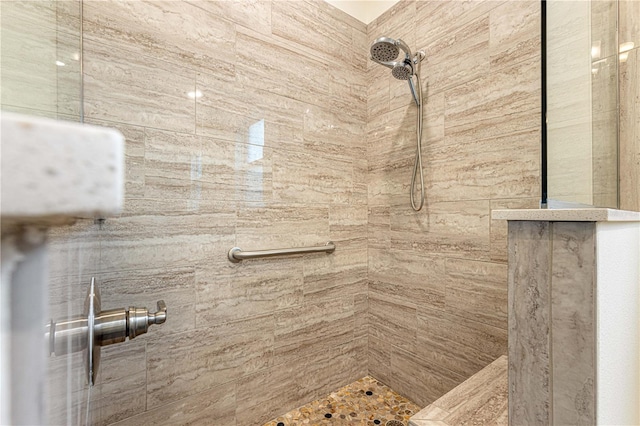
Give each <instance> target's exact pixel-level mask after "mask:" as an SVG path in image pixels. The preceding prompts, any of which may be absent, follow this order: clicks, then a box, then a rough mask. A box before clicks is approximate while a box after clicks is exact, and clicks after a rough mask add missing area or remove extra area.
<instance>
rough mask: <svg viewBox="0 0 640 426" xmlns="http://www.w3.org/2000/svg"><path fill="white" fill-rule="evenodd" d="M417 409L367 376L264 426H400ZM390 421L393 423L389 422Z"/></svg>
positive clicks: (418, 408)
mask: <svg viewBox="0 0 640 426" xmlns="http://www.w3.org/2000/svg"><path fill="white" fill-rule="evenodd" d="M418 411H420V407H418V406H417V405H416V404H414V403H413V402H411V401H410V400H408V399H407V398H405V397H403V396H400V395H399V394H397V393H396V392H394V391H393V390H392V389H391V388H390V387H388V386H386V385H384V384H382V383H380V382H379V381H377V380H376V379H374V378H373V377H370V376H366V377H363V378H362V379H360V380H357V381H355V382H353V383H351V384H349V385H347V386H345V387H343V388H340V389H338V390H337V391H335V392H332V393H331V394H329V395H327V396H326V397H324V398H321V399H318V400H316V401H313V402H310V403H309V404H307V405H304V406H302V407H300V408H297V409H295V410H292V411H289V412H288V413H286V414H284V415H282V416H280V417H278V418H276V419H273V420H272V421H270V422H267V423H265V424H264V426H299V425H345V426H346V425H353V426H356V425H362V426H365V425H366V426H369V425H371V426H377V425H381V426H386V425H387V422H389V426H401V425H406V424H407V423H408V422H409V418H410V417H411V416H413V415H414V414H415V413H417V412H418ZM391 420H395V422H394V421H391Z"/></svg>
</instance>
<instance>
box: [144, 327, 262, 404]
mask: <svg viewBox="0 0 640 426" xmlns="http://www.w3.org/2000/svg"><path fill="white" fill-rule="evenodd" d="M273 333H274V318H273V315H267V316H262V317H255V318H251V319H245V320H240V321H236V322H230V323H226V324H221V325H216V326H212V327H209V328H206V329H205V328H200V329H197V330H194V331H189V332H185V333H180V334H175V335H173V336H171V339H170V340H162V341H160V342H154V343H149V344H148V345H147V409H150V408H152V407H157V406H159V405H163V404H167V403H169V402H172V401H176V400H177V399H180V398H184V397H186V396H190V395H194V394H196V393H199V392H203V391H205V390H208V389H211V388H213V387H215V386H217V385H221V384H224V383H228V382H233V381H235V380H238V379H240V378H241V377H243V376H246V375H249V374H252V373H255V372H257V371H260V370H262V369H264V368H266V367H269V366H270V365H272V363H273V342H274V334H273Z"/></svg>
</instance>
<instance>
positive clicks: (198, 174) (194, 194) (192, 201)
mask: <svg viewBox="0 0 640 426" xmlns="http://www.w3.org/2000/svg"><path fill="white" fill-rule="evenodd" d="M201 179H202V155H201V154H193V155H192V156H191V195H190V196H189V205H188V208H189V210H191V211H197V210H198V209H199V207H200V199H201V198H202V181H201Z"/></svg>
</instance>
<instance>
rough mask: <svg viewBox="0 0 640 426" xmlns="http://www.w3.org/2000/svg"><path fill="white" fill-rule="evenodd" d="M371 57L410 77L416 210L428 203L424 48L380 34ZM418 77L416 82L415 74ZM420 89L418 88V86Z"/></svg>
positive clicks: (397, 74)
mask: <svg viewBox="0 0 640 426" xmlns="http://www.w3.org/2000/svg"><path fill="white" fill-rule="evenodd" d="M400 50H402V51H403V52H404V58H403V59H402V60H400V61H398V60H397V59H398V56H399V55H400ZM369 51H370V53H371V60H372V61H374V62H377V63H378V64H380V65H383V66H385V67H387V68H391V75H392V76H393V77H394V78H397V79H398V80H406V81H407V82H408V83H409V89H411V95H412V96H413V100H414V101H415V102H416V107H418V108H417V116H416V160H415V162H414V164H413V174H412V175H411V188H410V189H409V195H410V199H411V208H413V210H415V211H419V210H420V209H422V206H423V205H424V173H423V171H422V115H423V114H422V85H421V84H420V63H421V62H422V60H423V59H424V52H423V51H422V50H420V51H418V52H417V53H416V54H415V55H414V54H413V53H411V49H410V48H409V46H407V43H405V42H404V41H402V40H400V39H397V40H395V39H392V38H390V37H380V38H377V39H376V40H375V41H374V42H373V44H372V45H371V49H369ZM414 76H415V78H416V81H415V83H414V81H413V77H414ZM416 89H417V90H416ZM418 175H419V176H420V203H418V204H416V202H415V197H414V188H415V186H416V179H417V177H418Z"/></svg>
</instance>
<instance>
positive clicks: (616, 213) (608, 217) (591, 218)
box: [491, 208, 640, 222]
mask: <svg viewBox="0 0 640 426" xmlns="http://www.w3.org/2000/svg"><path fill="white" fill-rule="evenodd" d="M491 219H496V220H520V221H541V222H640V212H632V211H627V210H616V209H607V208H580V209H508V210H492V211H491Z"/></svg>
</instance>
